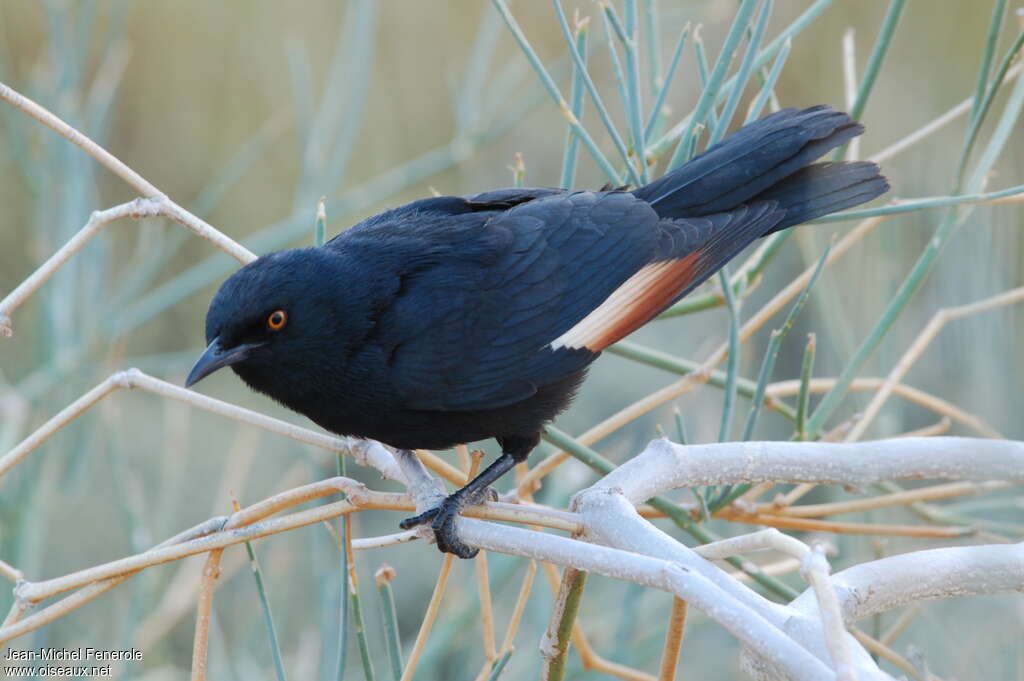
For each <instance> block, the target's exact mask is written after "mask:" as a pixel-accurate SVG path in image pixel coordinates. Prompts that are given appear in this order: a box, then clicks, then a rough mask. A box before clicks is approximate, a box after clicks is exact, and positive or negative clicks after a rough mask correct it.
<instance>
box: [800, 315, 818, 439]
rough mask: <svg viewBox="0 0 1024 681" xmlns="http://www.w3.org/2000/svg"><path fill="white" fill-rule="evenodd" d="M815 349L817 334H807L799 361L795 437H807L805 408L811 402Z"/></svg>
mask: <svg viewBox="0 0 1024 681" xmlns="http://www.w3.org/2000/svg"><path fill="white" fill-rule="evenodd" d="M816 350H817V336H815V335H814V334H813V333H809V334H807V345H806V346H804V358H803V361H802V362H801V363H800V393H799V395H798V396H797V400H796V439H797V440H806V439H807V408H808V407H809V406H810V403H811V376H812V372H813V371H814V355H815V352H816Z"/></svg>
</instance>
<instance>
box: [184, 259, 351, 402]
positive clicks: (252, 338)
mask: <svg viewBox="0 0 1024 681" xmlns="http://www.w3.org/2000/svg"><path fill="white" fill-rule="evenodd" d="M330 260H331V259H330V257H329V256H328V254H326V253H324V252H323V250H322V249H312V248H307V249H298V250H290V251H279V252H277V253H271V254H269V255H266V256H263V257H260V258H258V259H257V260H254V261H253V262H251V263H249V264H247V265H245V266H244V267H242V268H241V269H240V270H238V271H237V272H235V273H234V274H233V275H231V277H229V278H228V279H227V280H226V281H225V282H224V283H223V284H222V285H221V287H220V289H219V290H218V291H217V293H216V295H214V297H213V300H212V301H211V302H210V308H209V310H208V311H207V313H206V342H207V343H208V347H207V348H206V350H205V351H204V352H203V354H202V355H201V356H200V357H199V359H198V360H197V361H196V363H195V365H194V366H193V367H192V371H191V372H190V373H189V375H188V378H187V379H186V381H185V385H186V386H188V387H190V386H192V385H194V384H195V383H197V382H198V381H200V380H202V379H203V378H205V377H206V376H209V375H210V374H212V373H213V372H215V371H217V370H218V369H222V368H224V367H226V366H230V367H231V368H232V369H233V370H234V371H235V373H237V374H238V375H239V376H240V377H241V378H242V379H243V380H244V381H245V382H246V383H248V384H249V385H250V386H251V387H253V388H254V389H256V390H259V391H260V392H267V393H271V392H275V391H274V390H272V388H273V387H274V386H276V385H281V384H282V383H287V382H289V380H290V379H289V377H290V375H294V373H295V372H296V370H300V369H302V368H303V364H304V362H307V361H309V358H310V357H311V356H313V355H314V353H316V352H317V351H318V350H320V349H321V348H320V346H321V345H323V344H325V343H329V342H330V338H331V337H332V336H333V337H335V338H336V337H337V334H338V332H339V331H341V330H340V329H337V328H335V327H336V326H337V319H338V317H339V315H338V314H337V310H336V309H335V308H336V306H337V300H336V298H337V296H334V297H333V298H334V300H332V297H331V296H328V295H325V292H328V291H334V292H337V290H338V289H337V288H335V287H334V286H332V285H331V283H332V282H331V280H332V279H333V278H334V277H335V269H336V268H335V267H333V266H332V265H333V263H332V262H330Z"/></svg>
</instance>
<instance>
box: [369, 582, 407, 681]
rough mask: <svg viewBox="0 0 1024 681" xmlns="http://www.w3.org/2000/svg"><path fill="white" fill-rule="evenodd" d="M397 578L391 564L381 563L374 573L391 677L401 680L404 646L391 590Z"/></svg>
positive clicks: (396, 680) (395, 680)
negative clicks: (392, 582) (392, 583)
mask: <svg viewBox="0 0 1024 681" xmlns="http://www.w3.org/2000/svg"><path fill="white" fill-rule="evenodd" d="M394 578H395V569H394V568H393V567H391V566H390V565H386V564H385V565H381V566H380V567H379V568H377V572H375V573H374V575H373V579H374V582H375V583H376V584H377V595H378V597H379V601H378V602H379V603H380V619H381V625H382V626H383V627H384V647H385V649H386V650H387V651H388V665H389V667H390V668H391V678H392V679H394V681H400V679H401V678H402V646H401V637H400V636H399V634H398V612H397V611H396V610H395V594H394V592H393V591H392V590H391V581H392V580H393V579H394Z"/></svg>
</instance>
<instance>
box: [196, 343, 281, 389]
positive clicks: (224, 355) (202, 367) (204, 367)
mask: <svg viewBox="0 0 1024 681" xmlns="http://www.w3.org/2000/svg"><path fill="white" fill-rule="evenodd" d="M260 345H262V343H242V344H241V345H236V346H235V347H233V348H223V347H221V345H220V339H219V338H214V339H213V342H211V343H210V345H209V346H208V347H207V348H206V350H205V351H204V352H203V354H202V355H201V356H200V357H199V359H198V360H196V363H195V364H194V365H193V366H192V371H190V372H189V373H188V378H186V379H185V387H186V388H191V387H192V386H193V385H195V384H196V383H198V382H199V381H201V380H203V379H204V378H206V377H207V376H209V375H210V374H212V373H213V372H214V371H216V370H217V369H223V368H224V367H226V366H230V365H232V364H235V363H237V362H241V361H242V360H243V359H245V358H246V357H248V356H249V355H250V354H251V353H252V351H253V349H254V348H258V347H259V346H260Z"/></svg>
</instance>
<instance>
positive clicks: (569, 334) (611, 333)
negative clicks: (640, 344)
mask: <svg viewBox="0 0 1024 681" xmlns="http://www.w3.org/2000/svg"><path fill="white" fill-rule="evenodd" d="M699 255H700V251H696V252H694V253H690V254H689V255H687V256H686V257H683V258H680V259H678V260H663V261H662V262H655V263H651V264H650V265H645V266H644V267H642V268H641V269H640V270H639V271H637V273H636V274H634V275H633V276H631V277H630V278H629V279H627V280H626V281H624V282H622V285H620V286H619V287H618V288H617V289H615V290H614V291H612V293H611V294H610V295H609V296H608V297H607V298H605V299H604V302H602V303H601V304H600V305H598V306H597V307H596V308H594V310H593V311H591V312H590V314H588V315H587V316H586V317H584V318H583V319H581V320H580V321H579V322H577V323H576V324H575V325H574V326H573V327H572V328H571V329H569V330H568V331H566V332H565V333H563V334H562V335H561V336H559V337H558V338H556V339H555V340H553V341H551V343H549V344H548V347H550V348H551V349H552V350H558V349H560V348H569V349H574V350H578V349H583V348H586V349H587V350H590V351H591V352H600V351H601V350H603V349H604V348H606V347H608V346H609V345H611V344H612V343H614V342H616V341H618V340H620V339H622V338H624V337H625V336H627V335H629V334H630V333H632V332H633V331H635V330H636V329H638V328H640V327H641V326H643V325H644V324H645V323H647V321H648V320H650V319H651V318H652V317H654V315H656V314H658V313H659V312H661V311H662V309H664V307H665V306H666V305H668V304H669V302H671V301H672V300H673V299H674V298H675V297H676V296H677V295H679V293H680V292H682V290H683V288H684V287H685V286H686V284H687V283H689V281H690V280H691V279H692V275H693V270H694V264H695V263H696V262H697V260H698V258H699Z"/></svg>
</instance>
